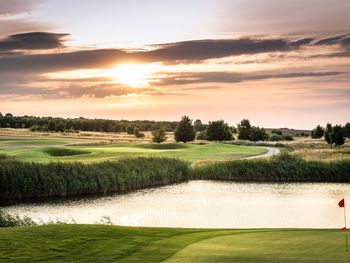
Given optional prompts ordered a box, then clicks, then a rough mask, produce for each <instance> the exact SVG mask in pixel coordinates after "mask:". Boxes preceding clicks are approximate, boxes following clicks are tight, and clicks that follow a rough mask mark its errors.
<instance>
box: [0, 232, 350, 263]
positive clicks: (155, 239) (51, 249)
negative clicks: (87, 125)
mask: <svg viewBox="0 0 350 263" xmlns="http://www.w3.org/2000/svg"><path fill="white" fill-rule="evenodd" d="M10 261H11V262H133V261H138V262H161V261H165V262H350V252H345V234H344V233H342V232H340V231H339V230H335V229H242V230H240V229H181V228H143V227H120V226H106V225H45V226H35V227H15V228H2V229H0V262H10Z"/></svg>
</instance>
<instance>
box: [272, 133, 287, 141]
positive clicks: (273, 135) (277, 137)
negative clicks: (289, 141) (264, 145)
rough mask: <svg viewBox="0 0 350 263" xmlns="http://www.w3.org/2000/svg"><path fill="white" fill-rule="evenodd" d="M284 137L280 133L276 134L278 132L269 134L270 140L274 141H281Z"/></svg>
mask: <svg viewBox="0 0 350 263" xmlns="http://www.w3.org/2000/svg"><path fill="white" fill-rule="evenodd" d="M283 140H284V137H283V136H282V135H278V134H275V133H274V134H272V135H271V136H270V141H273V142H276V141H283Z"/></svg>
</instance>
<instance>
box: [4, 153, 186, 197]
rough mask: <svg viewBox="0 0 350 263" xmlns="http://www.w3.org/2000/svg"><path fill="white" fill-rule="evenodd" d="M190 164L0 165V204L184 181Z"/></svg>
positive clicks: (160, 161)
mask: <svg viewBox="0 0 350 263" xmlns="http://www.w3.org/2000/svg"><path fill="white" fill-rule="evenodd" d="M188 176H189V164H188V163H187V162H184V161H180V160H175V159H167V158H135V159H125V160H120V161H116V162H112V161H107V162H101V163H93V164H84V163H78V162H76V163H61V162H52V163H35V162H20V161H15V160H3V161H1V162H0V203H1V202H5V201H8V200H16V201H20V200H22V199H23V198H42V197H53V196H57V197H58V196H70V195H85V194H104V193H112V192H114V193H122V192H127V191H132V190H137V189H142V188H146V187H153V186H160V185H167V184H172V183H177V182H183V181H186V180H187V179H188Z"/></svg>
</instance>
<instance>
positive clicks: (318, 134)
mask: <svg viewBox="0 0 350 263" xmlns="http://www.w3.org/2000/svg"><path fill="white" fill-rule="evenodd" d="M323 135H324V128H323V127H321V126H320V125H317V127H316V128H315V129H313V130H312V131H311V138H313V139H319V138H322V137H323Z"/></svg>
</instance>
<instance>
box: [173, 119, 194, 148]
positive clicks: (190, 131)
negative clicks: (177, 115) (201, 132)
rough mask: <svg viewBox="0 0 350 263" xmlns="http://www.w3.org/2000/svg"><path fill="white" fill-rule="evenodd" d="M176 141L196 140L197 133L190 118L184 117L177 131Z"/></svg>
mask: <svg viewBox="0 0 350 263" xmlns="http://www.w3.org/2000/svg"><path fill="white" fill-rule="evenodd" d="M174 135H175V141H177V142H184V143H186V142H190V141H193V140H194V139H195V138H196V132H195V130H194V127H193V125H192V120H191V119H190V118H189V117H188V116H183V117H182V118H181V121H180V122H179V123H178V124H177V126H176V129H175V133H174Z"/></svg>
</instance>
